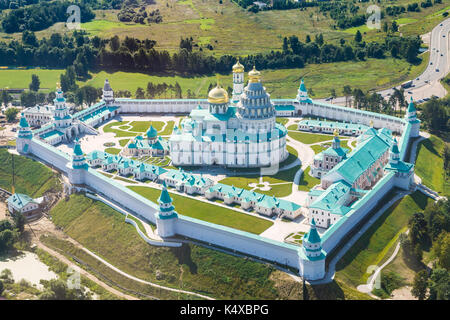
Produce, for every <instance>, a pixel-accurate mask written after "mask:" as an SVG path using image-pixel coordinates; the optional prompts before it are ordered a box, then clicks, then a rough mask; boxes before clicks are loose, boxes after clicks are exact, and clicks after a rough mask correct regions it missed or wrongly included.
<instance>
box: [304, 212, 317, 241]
mask: <svg viewBox="0 0 450 320" xmlns="http://www.w3.org/2000/svg"><path fill="white" fill-rule="evenodd" d="M303 241H306V242H309V243H320V241H321V240H320V236H319V233H318V232H317V229H316V222H315V221H314V218H313V219H312V220H311V228H310V229H309V232H308V233H307V234H305V236H304V238H303Z"/></svg>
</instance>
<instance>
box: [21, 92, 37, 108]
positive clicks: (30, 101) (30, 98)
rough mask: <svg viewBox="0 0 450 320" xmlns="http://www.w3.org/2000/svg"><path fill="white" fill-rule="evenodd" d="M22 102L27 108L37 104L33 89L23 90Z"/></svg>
mask: <svg viewBox="0 0 450 320" xmlns="http://www.w3.org/2000/svg"><path fill="white" fill-rule="evenodd" d="M20 103H21V104H22V105H23V106H24V107H26V108H30V107H33V106H34V105H36V94H35V93H34V92H33V91H28V92H22V94H21V95H20Z"/></svg>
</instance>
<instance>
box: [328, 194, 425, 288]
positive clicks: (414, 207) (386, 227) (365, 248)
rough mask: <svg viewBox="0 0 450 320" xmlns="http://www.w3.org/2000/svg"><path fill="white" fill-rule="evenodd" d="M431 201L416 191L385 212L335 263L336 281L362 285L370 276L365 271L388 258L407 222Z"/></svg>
mask: <svg viewBox="0 0 450 320" xmlns="http://www.w3.org/2000/svg"><path fill="white" fill-rule="evenodd" d="M430 201H431V200H430V199H429V198H427V197H426V196H425V195H423V194H422V193H420V192H419V191H416V192H414V193H413V194H411V195H408V196H406V197H404V198H403V199H401V200H399V201H397V202H396V203H395V204H394V205H393V206H392V207H391V208H389V209H388V210H386V212H385V213H383V215H382V216H381V217H380V218H379V219H378V220H377V221H376V222H375V223H374V224H373V225H372V226H371V227H370V228H369V229H368V230H367V231H366V232H365V233H364V234H363V235H362V236H361V238H360V239H359V240H358V241H357V242H356V243H355V244H354V245H353V247H352V248H351V249H350V250H349V251H347V253H346V254H345V255H344V257H343V258H342V259H341V260H340V261H339V262H338V263H337V265H336V271H337V272H336V278H337V279H339V280H340V281H343V282H345V283H346V284H347V285H351V286H354V287H356V286H358V285H360V284H364V283H365V282H366V281H367V277H368V276H369V274H367V273H366V271H367V268H368V267H369V266H370V265H379V264H380V263H382V262H383V259H386V258H387V256H388V254H387V253H388V252H389V250H390V249H391V248H392V246H393V245H394V244H395V242H396V240H397V239H398V236H399V235H400V233H402V232H405V231H406V228H407V224H408V220H409V218H410V217H411V216H412V215H413V214H414V213H415V212H417V211H422V210H423V209H424V208H425V207H426V205H427V203H429V202H430Z"/></svg>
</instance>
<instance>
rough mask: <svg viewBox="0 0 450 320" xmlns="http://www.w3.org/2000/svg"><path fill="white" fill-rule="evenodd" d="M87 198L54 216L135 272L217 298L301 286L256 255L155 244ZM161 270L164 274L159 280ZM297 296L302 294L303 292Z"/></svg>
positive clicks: (160, 293) (269, 294)
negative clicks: (282, 278)
mask: <svg viewBox="0 0 450 320" xmlns="http://www.w3.org/2000/svg"><path fill="white" fill-rule="evenodd" d="M83 198H85V197H84V196H83V195H71V196H70V200H69V202H68V203H67V204H66V205H64V206H67V207H77V206H78V204H79V203H80V204H82V205H83V207H85V203H84V202H85V201H86V200H84V199H83ZM61 201H63V200H61ZM87 201H90V202H91V205H90V206H88V208H87V209H85V210H83V211H82V210H79V211H77V214H74V215H72V216H71V217H70V218H67V219H66V218H64V217H60V216H64V215H66V214H67V211H66V210H61V207H60V206H59V205H57V206H56V207H55V208H54V209H53V210H52V212H51V215H52V218H53V219H54V221H55V223H56V224H57V225H59V222H60V221H64V223H63V225H61V227H63V228H64V232H65V233H67V234H68V235H69V236H70V237H72V238H73V239H75V240H77V241H78V242H79V243H81V244H82V245H83V246H85V247H87V248H88V249H89V250H91V251H93V252H95V253H96V254H98V255H99V256H101V257H102V258H103V259H105V260H106V261H108V262H110V263H111V264H113V265H114V266H115V267H117V268H119V269H120V270H123V271H124V272H127V273H129V274H131V275H133V276H136V277H139V278H141V279H144V280H147V281H152V282H156V283H158V284H161V285H165V286H170V287H174V288H178V287H180V284H181V281H182V285H183V289H184V290H189V291H195V292H200V293H202V294H206V295H210V296H213V297H215V298H218V299H286V298H287V297H288V296H289V294H288V293H286V292H284V289H283V288H284V287H285V286H288V285H289V286H292V287H293V288H296V287H299V286H298V283H296V282H293V281H292V280H290V281H282V282H280V281H279V280H277V279H275V278H274V277H273V275H274V274H279V273H280V272H279V271H276V270H275V269H274V268H272V267H270V266H268V265H266V264H261V263H257V262H254V261H252V260H251V259H244V258H241V257H235V256H231V255H228V254H225V253H222V252H218V251H216V250H211V249H207V248H204V247H200V246H197V245H192V244H184V245H183V246H182V247H181V248H165V247H155V246H150V245H148V244H147V243H146V242H144V241H143V240H142V238H141V237H140V236H139V235H138V234H137V232H136V230H135V228H134V226H132V225H130V224H127V223H125V222H124V216H123V215H122V214H120V213H118V212H117V211H115V210H114V209H112V208H110V207H109V206H107V205H105V204H104V203H102V202H99V201H93V200H91V199H88V200H87ZM186 207H188V205H186ZM191 210H193V211H194V210H195V208H191ZM48 240H49V241H48V242H46V244H51V245H53V246H55V247H58V248H62V249H63V250H64V251H65V252H67V253H70V254H72V255H74V256H76V257H77V258H79V259H81V260H82V261H83V262H86V263H88V264H89V266H91V267H93V268H94V269H96V270H98V271H99V272H101V273H102V274H105V275H106V276H107V277H108V278H109V279H111V280H113V281H114V282H116V283H119V284H120V285H122V286H124V287H126V288H129V289H134V290H136V291H139V292H143V293H146V294H150V295H153V296H156V297H160V298H163V299H170V298H172V299H173V298H175V299H176V298H178V297H177V294H169V293H168V292H167V291H166V290H159V289H154V288H152V287H150V286H147V285H138V283H136V282H134V281H130V280H126V279H123V277H122V278H121V277H119V275H118V274H117V273H114V272H113V271H112V270H111V269H109V268H107V267H105V266H104V265H103V264H101V263H98V261H96V260H95V259H94V258H92V257H91V258H90V257H89V255H87V254H86V253H83V252H84V251H82V250H80V249H76V248H74V247H73V245H71V244H70V243H69V242H67V241H61V240H55V239H54V238H53V239H48ZM157 273H159V274H160V275H161V276H162V278H161V279H160V280H157V279H156V274H157ZM287 278H288V279H289V276H287ZM189 298H190V299H192V298H193V297H189ZM292 298H295V299H299V298H301V293H300V294H296V295H295V296H293V297H292Z"/></svg>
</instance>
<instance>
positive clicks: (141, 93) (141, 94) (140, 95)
mask: <svg viewBox="0 0 450 320" xmlns="http://www.w3.org/2000/svg"><path fill="white" fill-rule="evenodd" d="M135 96H136V99H144V98H145V92H144V89H142V88H141V87H138V88H137V89H136V94H135Z"/></svg>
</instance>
